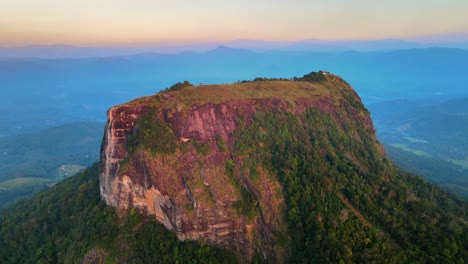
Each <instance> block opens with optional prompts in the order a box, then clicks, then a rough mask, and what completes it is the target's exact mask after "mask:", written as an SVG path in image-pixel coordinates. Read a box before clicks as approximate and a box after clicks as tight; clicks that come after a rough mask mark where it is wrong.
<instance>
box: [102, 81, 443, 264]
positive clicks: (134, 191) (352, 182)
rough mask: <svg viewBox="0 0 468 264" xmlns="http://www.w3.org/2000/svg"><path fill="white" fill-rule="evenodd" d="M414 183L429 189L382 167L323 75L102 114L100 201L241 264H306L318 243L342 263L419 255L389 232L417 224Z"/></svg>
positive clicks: (157, 100)
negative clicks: (254, 262)
mask: <svg viewBox="0 0 468 264" xmlns="http://www.w3.org/2000/svg"><path fill="white" fill-rule="evenodd" d="M412 184H416V185H418V184H421V186H424V188H428V190H427V191H428V192H434V191H435V190H436V189H435V188H434V187H432V186H430V185H428V184H426V183H424V182H423V181H421V180H419V179H415V178H413V177H412V176H407V175H405V174H403V173H401V172H400V171H398V170H397V169H396V168H394V167H393V166H392V165H391V164H390V162H389V161H388V160H387V158H386V157H385V154H384V151H383V148H382V147H381V145H380V144H379V143H378V142H377V140H376V138H375V133H374V128H373V126H372V122H371V119H370V116H369V113H368V111H367V110H366V109H365V108H364V107H363V105H362V103H361V101H360V98H359V97H358V95H357V94H356V93H355V92H354V90H353V89H352V88H351V87H350V86H349V85H348V84H347V83H346V82H345V81H344V80H342V79H341V78H340V77H338V76H335V75H333V74H329V73H327V72H318V73H311V74H308V75H306V76H304V77H302V78H294V79H293V80H285V79H273V80H272V79H263V78H257V79H256V80H255V81H243V82H239V83H235V84H224V85H200V86H191V85H190V84H189V83H187V82H186V83H185V84H183V83H179V84H178V85H175V86H174V87H173V88H172V89H168V90H166V91H164V92H162V93H158V94H156V95H154V96H149V97H144V98H139V99H136V100H133V101H131V102H129V103H126V104H123V105H118V106H115V107H113V108H112V109H110V110H109V112H108V122H107V126H106V131H105V136H104V141H103V145H102V149H101V173H100V185H101V195H102V197H103V199H104V200H105V201H106V203H107V204H108V205H111V206H113V207H115V208H116V209H117V211H118V212H120V214H121V215H125V214H126V213H127V212H128V210H129V209H131V208H136V209H138V210H139V211H140V212H141V213H143V214H146V215H155V216H156V219H157V220H158V221H159V222H160V223H162V224H163V225H164V226H165V227H166V228H167V229H169V230H174V231H175V233H176V235H177V237H178V238H179V239H181V240H186V239H190V240H199V241H202V242H204V243H208V244H211V245H215V246H219V247H222V248H225V249H229V250H231V251H234V252H236V254H237V255H238V256H239V257H241V259H243V260H245V261H247V260H251V259H252V258H253V257H254V256H256V255H258V256H261V257H262V258H263V259H264V260H266V261H267V262H284V261H285V260H287V259H290V258H292V259H296V258H297V260H299V259H309V258H310V259H311V260H313V259H315V258H316V257H318V256H319V255H320V254H319V255H317V254H316V252H313V251H314V250H316V249H318V248H320V247H321V246H319V245H321V243H324V241H322V239H325V241H328V242H327V243H331V241H333V243H336V245H335V246H336V248H333V249H330V250H331V252H334V253H333V255H337V258H338V256H339V258H338V259H343V260H346V259H348V260H353V259H354V260H356V261H357V260H363V261H367V260H371V259H373V258H382V257H384V256H385V258H389V259H392V258H399V257H403V256H404V257H407V258H408V257H410V258H411V257H416V256H418V254H417V253H414V252H412V254H413V255H411V256H406V254H405V253H403V252H405V249H406V248H407V246H408V243H409V244H413V243H415V245H416V241H415V240H414V239H415V238H414V237H411V236H408V237H406V235H405V239H402V238H399V237H398V236H400V235H401V234H398V233H395V234H392V233H390V232H395V230H396V229H397V230H400V231H398V232H406V233H407V230H406V229H405V228H404V225H406V223H411V222H416V221H417V222H419V221H420V218H419V217H421V214H419V213H418V214H417V215H414V214H415V213H416V212H418V210H417V209H416V210H415V209H414V208H412V207H414V206H416V207H417V208H418V206H420V205H418V204H419V203H420V202H421V200H425V199H426V198H425V197H424V198H423V197H420V195H421V193H419V192H420V190H419V188H422V187H419V186H413V185H412ZM432 189H434V190H432ZM437 192H439V191H437ZM433 199H434V198H433ZM432 206H434V210H435V208H436V204H433V205H432ZM421 209H422V208H421ZM421 213H422V212H421ZM436 215H437V216H436ZM425 217H427V220H429V219H431V221H432V223H433V224H434V225H436V224H437V223H439V221H440V220H441V217H442V216H441V215H440V214H439V213H436V212H433V211H432V210H429V211H428V212H426V216H425ZM401 221H404V222H401ZM414 228H415V230H414V232H419V231H420V230H418V228H417V227H414ZM333 229H336V230H337V231H338V234H336V233H335V234H333V235H332V233H334V232H337V231H333ZM342 229H343V230H342ZM344 230H346V231H344ZM330 236H332V237H333V239H332V238H329V237H330ZM355 240H357V241H355ZM400 240H401V241H400ZM351 241H353V242H352V245H351V244H349V243H351ZM312 244H314V245H315V246H316V247H317V248H316V249H314V250H312V251H310V250H311V248H312V247H311V245H312ZM369 244H374V245H373V246H369ZM378 245H380V246H381V245H385V246H382V248H379V246H378ZM335 246H334V247H335ZM299 249H300V250H299ZM397 249H398V250H399V251H401V252H402V254H401V256H399V255H397V256H395V255H393V253H392V252H394V251H395V250H397ZM353 252H354V255H353ZM328 257H329V256H328ZM317 259H321V257H319V258H317Z"/></svg>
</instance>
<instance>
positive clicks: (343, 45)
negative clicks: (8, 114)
mask: <svg viewBox="0 0 468 264" xmlns="http://www.w3.org/2000/svg"><path fill="white" fill-rule="evenodd" d="M219 46H226V47H230V48H238V49H249V50H252V51H261V52H266V51H309V52H343V51H360V52H369V51H372V52H375V51H392V50H400V49H414V48H431V47H441V48H461V49H468V33H466V34H456V35H447V36H430V37H420V38H413V39H381V40H320V39H306V40H300V41H266V40H249V39H241V40H233V41H229V42H202V43H189V44H183V45H182V44H179V45H158V44H154V45H150V44H146V45H134V46H125V45H113V46H89V47H85V46H72V45H62V44H58V45H31V46H22V47H0V58H10V59H11V58H48V59H57V58H90V57H111V56H128V55H135V54H140V53H147V52H152V53H164V54H174V53H180V52H206V51H209V50H213V49H216V48H217V47H219Z"/></svg>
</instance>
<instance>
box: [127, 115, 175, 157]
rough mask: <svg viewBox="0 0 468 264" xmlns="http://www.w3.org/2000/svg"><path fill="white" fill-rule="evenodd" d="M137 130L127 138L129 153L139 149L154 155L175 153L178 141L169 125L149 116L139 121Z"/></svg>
mask: <svg viewBox="0 0 468 264" xmlns="http://www.w3.org/2000/svg"><path fill="white" fill-rule="evenodd" d="M135 128H136V129H135V131H134V132H133V134H131V135H130V136H129V137H128V138H127V149H128V151H129V153H133V152H135V151H136V150H137V149H138V148H142V149H148V150H150V151H151V152H152V153H153V154H156V153H162V154H169V153H173V152H174V151H175V149H176V143H177V139H176V138H175V135H174V134H173V133H172V130H171V129H170V128H169V126H168V125H167V123H165V122H161V121H159V120H157V119H156V118H154V117H152V115H151V114H147V115H145V116H143V117H142V118H140V119H139V120H138V121H137V123H136V125H135Z"/></svg>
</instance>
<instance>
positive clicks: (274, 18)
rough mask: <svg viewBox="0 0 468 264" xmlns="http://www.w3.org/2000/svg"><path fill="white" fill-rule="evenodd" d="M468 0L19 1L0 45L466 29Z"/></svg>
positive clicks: (7, 17) (8, 7) (2, 26)
mask: <svg viewBox="0 0 468 264" xmlns="http://www.w3.org/2000/svg"><path fill="white" fill-rule="evenodd" d="M467 13H468V1H465V0H424V1H423V0H406V1H404V0H393V1H375V0H373V1H371V0H354V1H351V0H349V1H346V0H327V1H314V0H308V1H305V0H289V1H280V0H256V1H254V0H250V1H247V0H236V1H219V0H216V1H215V0H198V1H181V0H171V1H158V0H153V1H150V0H127V1H124V0H68V1H63V0H61V1H60V0H41V1H37V0H14V1H2V3H0V45H30V44H57V43H61V44H74V45H103V44H105V45H108V44H134V43H158V44H181V43H187V42H192V43H193V42H210V41H229V40H236V39H259V40H281V41H293V40H302V39H311V38H314V39H332V40H337V39H384V38H411V37H417V36H428V35H438V34H451V33H460V32H461V33H467V32H468V19H466V18H465V17H466V14H467Z"/></svg>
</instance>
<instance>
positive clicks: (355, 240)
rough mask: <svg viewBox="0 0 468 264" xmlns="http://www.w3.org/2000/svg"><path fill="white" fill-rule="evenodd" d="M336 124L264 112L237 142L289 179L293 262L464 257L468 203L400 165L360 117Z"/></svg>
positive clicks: (323, 116) (320, 116)
mask: <svg viewBox="0 0 468 264" xmlns="http://www.w3.org/2000/svg"><path fill="white" fill-rule="evenodd" d="M339 120H340V122H341V124H340V123H337V122H336V121H335V120H334V118H333V117H332V116H331V115H329V114H327V113H324V112H320V111H319V110H309V111H307V113H306V114H305V116H304V117H303V121H302V122H301V121H300V120H299V119H298V118H297V116H295V115H291V114H288V113H282V112H276V113H271V112H270V113H263V114H259V115H258V116H257V117H256V119H255V122H254V123H253V124H252V125H251V126H250V127H249V128H248V129H247V130H246V131H244V132H243V133H242V134H241V136H240V139H239V141H238V143H237V145H236V149H237V153H238V154H239V155H241V156H244V157H248V159H251V160H252V161H253V162H259V163H260V164H261V165H262V166H264V167H265V168H267V169H268V170H269V171H270V172H272V173H273V174H274V175H277V177H278V179H279V180H280V182H281V184H282V185H283V188H284V189H283V192H284V196H285V199H286V203H287V208H286V212H285V214H286V218H287V221H288V223H289V230H290V234H291V249H292V254H291V259H290V261H291V262H293V263H299V262H300V263H311V262H320V263H350V262H357V263H369V262H375V263H382V262H390V263H402V262H411V263H463V261H464V260H466V259H467V257H468V252H467V246H468V238H467V236H466V234H467V232H468V226H467V225H466V220H467V219H466V209H467V205H466V203H463V202H461V201H458V200H456V199H454V197H452V196H451V195H449V194H447V193H445V192H444V191H442V190H440V189H438V188H437V187H435V186H433V185H430V184H428V183H427V182H425V181H424V180H422V179H420V178H418V177H415V176H412V175H409V174H407V173H404V172H402V171H400V170H398V169H397V168H395V167H394V166H393V165H391V164H390V162H389V161H388V160H387V159H386V158H385V157H384V156H383V155H382V154H381V153H380V152H379V150H378V149H376V146H377V145H376V144H375V142H374V139H373V138H372V136H371V134H369V133H367V132H366V131H365V128H363V127H361V125H360V124H359V122H353V120H351V119H349V118H347V117H346V116H345V115H342V116H340V118H339ZM350 131H357V132H358V134H357V135H353V134H352V132H350Z"/></svg>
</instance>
